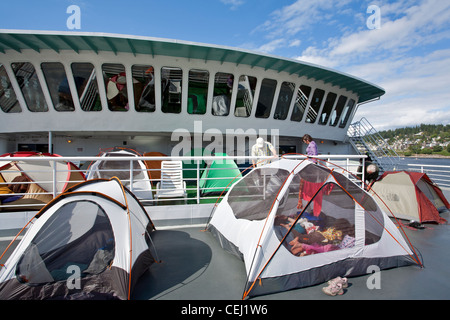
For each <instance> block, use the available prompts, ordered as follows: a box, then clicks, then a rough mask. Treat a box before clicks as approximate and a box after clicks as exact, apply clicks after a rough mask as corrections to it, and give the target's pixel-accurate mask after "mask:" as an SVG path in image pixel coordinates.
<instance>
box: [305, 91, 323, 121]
mask: <svg viewBox="0 0 450 320" xmlns="http://www.w3.org/2000/svg"><path fill="white" fill-rule="evenodd" d="M324 95H325V91H323V90H322V89H316V90H315V91H314V95H313V97H312V99H311V103H310V105H309V108H308V113H307V114H306V122H309V123H314V122H316V119H317V115H318V114H319V109H320V105H321V104H322V100H323V97H324Z"/></svg>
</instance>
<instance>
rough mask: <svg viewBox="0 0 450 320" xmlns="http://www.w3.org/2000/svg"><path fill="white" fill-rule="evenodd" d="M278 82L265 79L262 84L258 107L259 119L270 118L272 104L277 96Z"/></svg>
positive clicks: (257, 114)
mask: <svg viewBox="0 0 450 320" xmlns="http://www.w3.org/2000/svg"><path fill="white" fill-rule="evenodd" d="M276 87H277V82H276V81H275V80H272V79H264V80H263V81H262V83H261V90H260V92H259V98H258V105H257V106H256V115H255V116H256V117H257V118H268V117H269V115H270V110H271V109H272V102H273V98H274V96H275V89H276Z"/></svg>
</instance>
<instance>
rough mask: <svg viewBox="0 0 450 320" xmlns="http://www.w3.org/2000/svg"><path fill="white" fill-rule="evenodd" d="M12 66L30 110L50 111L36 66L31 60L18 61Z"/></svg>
mask: <svg viewBox="0 0 450 320" xmlns="http://www.w3.org/2000/svg"><path fill="white" fill-rule="evenodd" d="M11 67H12V69H13V71H14V75H15V76H16V79H17V82H18V83H19V86H20V88H21V90H22V94H23V97H24V98H25V102H26V103H27V108H28V110H30V111H31V112H45V111H48V107H47V102H45V98H44V93H43V92H42V88H41V84H40V83H39V79H38V76H37V74H36V70H35V69H34V66H33V65H32V64H31V63H29V62H18V63H12V64H11Z"/></svg>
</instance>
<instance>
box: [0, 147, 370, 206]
mask: <svg viewBox="0 0 450 320" xmlns="http://www.w3.org/2000/svg"><path fill="white" fill-rule="evenodd" d="M284 157H285V158H289V159H306V156H304V155H285V156H284ZM317 158H318V159H323V161H320V163H321V164H322V165H325V166H328V167H330V168H334V169H335V170H339V171H340V172H343V173H344V174H345V175H347V176H348V177H349V178H350V179H352V180H354V181H357V179H356V178H354V176H353V175H357V174H361V173H360V172H357V170H358V168H359V165H360V161H361V162H362V163H363V164H364V159H365V158H366V156H359V155H356V156H355V155H325V156H317ZM253 159H256V157H249V156H209V157H208V156H206V157H202V156H189V157H171V156H167V157H145V156H143V157H135V156H123V157H56V158H55V157H14V158H5V159H4V160H5V161H26V162H31V161H39V162H42V161H49V162H50V163H54V162H61V161H67V162H72V163H74V164H76V165H78V166H79V167H80V170H77V171H81V172H83V173H84V174H86V173H87V169H88V168H87V166H86V165H87V164H89V163H91V162H93V161H96V160H101V161H122V162H123V161H129V162H130V165H129V168H126V169H114V170H112V169H107V170H101V171H103V172H105V173H107V172H108V173H110V174H109V175H110V176H112V175H114V174H115V173H116V174H117V173H118V175H121V176H122V179H121V181H122V183H124V185H126V186H127V187H128V189H129V190H130V191H131V192H134V191H135V190H134V183H133V182H136V181H137V180H138V179H136V178H135V175H136V173H138V172H142V171H148V172H149V173H150V176H152V172H153V173H154V172H156V171H160V169H150V168H148V169H140V168H136V166H133V163H134V162H135V161H137V160H142V161H160V160H161V161H162V160H174V161H176V160H182V161H184V163H186V162H187V163H192V162H194V163H195V166H193V167H192V168H189V169H188V168H183V171H187V170H190V171H191V172H192V171H193V172H195V175H194V176H195V177H194V178H185V179H184V180H185V181H186V183H187V194H188V197H187V199H183V198H160V199H155V194H156V185H157V183H158V182H159V181H160V179H152V178H149V179H140V180H141V181H150V182H151V184H152V191H153V197H152V198H146V199H142V198H141V199H139V200H140V201H141V203H142V204H143V205H164V204H181V203H183V204H184V203H186V202H185V200H187V203H188V204H200V203H205V202H208V201H209V202H215V201H217V199H218V197H219V195H220V194H217V193H215V194H213V195H208V194H207V193H208V190H211V189H215V188H214V187H212V188H209V187H201V186H200V181H201V180H205V181H208V180H221V179H227V180H228V181H229V183H230V184H229V186H231V185H232V184H233V183H235V182H236V181H238V179H239V177H231V176H230V177H214V178H209V177H202V172H203V171H204V170H206V169H207V170H209V171H212V170H227V169H223V168H217V169H216V168H202V167H201V163H202V162H203V161H205V162H207V163H208V162H212V161H213V160H214V161H218V160H231V161H234V162H235V163H237V165H238V169H239V171H240V172H241V174H242V175H245V174H247V173H248V172H250V170H251V169H252V167H251V163H252V160H253ZM259 159H270V160H273V159H274V158H273V157H265V158H264V157H263V158H261V157H260V158H259ZM361 159H362V160H361ZM85 166H86V168H84V167H85ZM50 167H51V168H53V169H52V172H51V173H48V174H47V176H48V177H49V178H48V179H47V180H46V181H34V182H35V183H36V184H38V185H39V184H44V183H45V184H52V185H53V189H52V190H53V191H52V192H46V193H39V194H40V195H42V194H48V195H51V197H55V196H57V195H58V192H57V191H56V188H55V186H56V185H57V184H58V183H61V182H63V181H58V180H57V177H58V174H57V173H61V172H68V170H65V171H62V170H58V171H57V169H56V166H55V165H51V166H50ZM47 168H48V167H47ZM123 172H126V173H127V174H128V179H123ZM28 173H29V174H30V173H31V172H29V171H28ZM120 173H122V174H120ZM234 178H236V179H235V180H234V181H232V180H233V179H234ZM72 182H82V181H72ZM2 184H3V185H5V184H10V183H0V186H1V185H2ZM28 184H31V183H30V182H28ZM39 194H38V193H34V194H33V195H39ZM224 194H225V193H224ZM15 195H25V194H24V193H18V194H15ZM28 195H30V193H28ZM180 200H182V201H180ZM43 205H44V204H41V206H43ZM28 207H30V204H8V203H5V204H2V205H1V206H0V211H2V210H5V211H7V210H22V209H23V210H30V209H27V208H28ZM35 210H36V209H35Z"/></svg>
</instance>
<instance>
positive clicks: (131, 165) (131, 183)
mask: <svg viewBox="0 0 450 320" xmlns="http://www.w3.org/2000/svg"><path fill="white" fill-rule="evenodd" d="M133 171H134V168H133V160H130V188H129V189H130V191H131V192H133V182H134V181H133V176H134V175H133Z"/></svg>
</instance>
